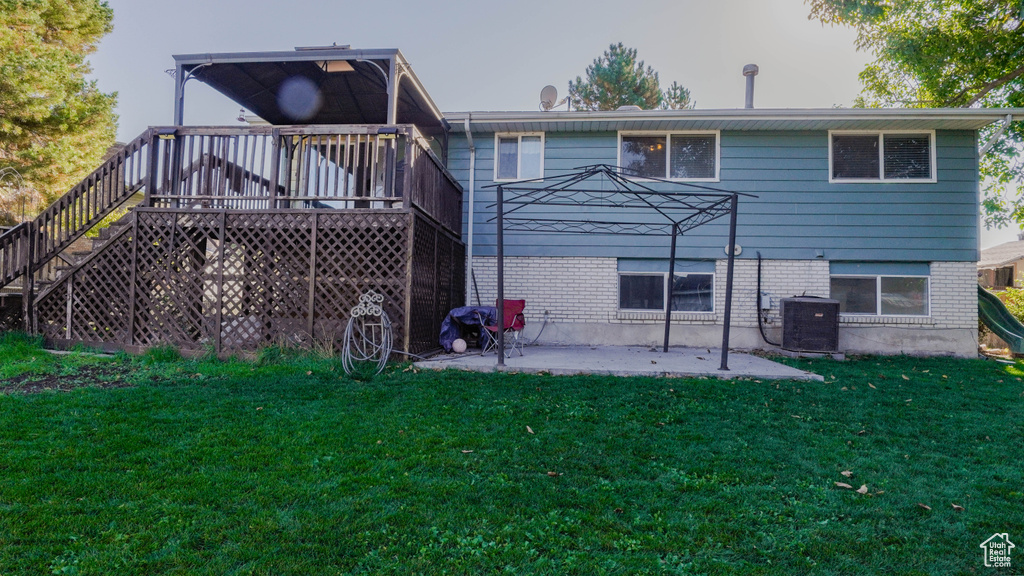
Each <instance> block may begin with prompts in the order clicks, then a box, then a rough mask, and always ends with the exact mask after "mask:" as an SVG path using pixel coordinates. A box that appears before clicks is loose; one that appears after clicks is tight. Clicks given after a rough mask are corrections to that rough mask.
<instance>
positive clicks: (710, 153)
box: [619, 132, 719, 182]
mask: <svg viewBox="0 0 1024 576" xmlns="http://www.w3.org/2000/svg"><path fill="white" fill-rule="evenodd" d="M718 158H719V146H718V132H672V133H657V132H641V133H630V132H625V133H620V134H619V166H621V167H622V168H623V169H625V171H626V172H627V173H628V174H630V175H636V176H640V177H642V178H662V179H667V180H689V181H707V182H714V181H718Z"/></svg>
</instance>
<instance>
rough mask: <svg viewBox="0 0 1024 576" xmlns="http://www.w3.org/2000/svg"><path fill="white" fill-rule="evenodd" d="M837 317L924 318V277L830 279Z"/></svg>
mask: <svg viewBox="0 0 1024 576" xmlns="http://www.w3.org/2000/svg"><path fill="white" fill-rule="evenodd" d="M830 284H831V286H830V288H831V290H830V292H831V296H832V298H833V299H835V300H838V301H839V312H840V313H841V314H852V315H868V316H928V315H929V289H928V288H929V286H928V284H929V278H928V277H927V276H882V275H878V276H839V275H833V276H832V277H831V280H830Z"/></svg>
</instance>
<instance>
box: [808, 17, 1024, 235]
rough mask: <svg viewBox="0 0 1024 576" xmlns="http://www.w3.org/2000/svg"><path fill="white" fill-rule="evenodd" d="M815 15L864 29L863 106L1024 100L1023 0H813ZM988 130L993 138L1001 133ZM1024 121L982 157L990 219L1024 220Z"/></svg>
mask: <svg viewBox="0 0 1024 576" xmlns="http://www.w3.org/2000/svg"><path fill="white" fill-rule="evenodd" d="M808 4H809V5H810V7H811V14H810V16H809V18H811V19H817V20H820V21H821V22H822V23H823V24H839V25H845V26H850V27H853V28H855V29H856V30H857V48H858V49H861V50H869V51H871V52H872V53H873V54H874V55H875V61H874V62H872V63H870V64H868V66H867V67H866V68H865V69H864V70H863V71H862V72H861V73H860V79H861V82H862V83H863V85H864V92H863V94H862V95H861V97H860V98H858V100H857V105H858V106H868V107H889V106H902V107H911V108H939V107H973V108H977V107H984V108H1003V107H1015V108H1016V107H1022V106H1024V2H1021V1H1020V0H808ZM993 130H994V129H992V128H989V129H988V130H985V131H983V133H982V135H981V141H982V142H985V141H987V140H988V138H989V137H990V136H991V135H992V133H993ZM1022 150H1024V122H1016V123H1014V124H1012V125H1011V126H1010V127H1009V128H1007V130H1006V132H1005V133H1004V134H1003V136H1002V138H1000V140H999V141H998V143H997V144H996V145H995V146H993V147H992V149H991V150H990V151H989V153H988V154H986V155H985V157H984V158H982V159H981V173H982V176H983V177H984V179H983V182H984V187H985V200H984V210H985V212H986V222H987V223H989V224H996V225H1000V224H1003V223H1006V222H1008V221H1010V220H1016V221H1017V222H1021V223H1024V198H1022V196H1021V194H1022V187H1024V161H1022Z"/></svg>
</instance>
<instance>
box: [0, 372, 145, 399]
mask: <svg viewBox="0 0 1024 576" xmlns="http://www.w3.org/2000/svg"><path fill="white" fill-rule="evenodd" d="M124 376H125V370H124V368H121V367H117V366H80V367H78V368H77V369H76V370H75V372H74V373H73V374H22V375H20V376H16V377H14V378H7V379H4V380H0V394H11V393H21V394H35V393H38V392H45V391H47V390H55V391H58V392H67V391H68V390H74V389H76V388H128V387H131V386H132V384H130V383H128V382H126V381H125V380H124Z"/></svg>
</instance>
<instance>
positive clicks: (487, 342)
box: [477, 300, 526, 358]
mask: <svg viewBox="0 0 1024 576" xmlns="http://www.w3.org/2000/svg"><path fill="white" fill-rule="evenodd" d="M495 305H497V302H495ZM525 308H526V300H505V305H504V313H505V327H504V330H505V357H506V358H510V357H512V351H513V350H519V355H520V356H522V355H523V338H522V334H523V328H526V317H525V316H523V310H524V309H525ZM477 316H478V317H479V319H480V339H481V348H483V350H482V351H481V352H480V355H481V356H483V355H484V354H486V353H488V352H490V351H491V350H494V351H495V352H497V350H498V326H497V324H495V325H489V324H487V322H486V318H484V317H483V315H481V314H480V313H479V312H477Z"/></svg>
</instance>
